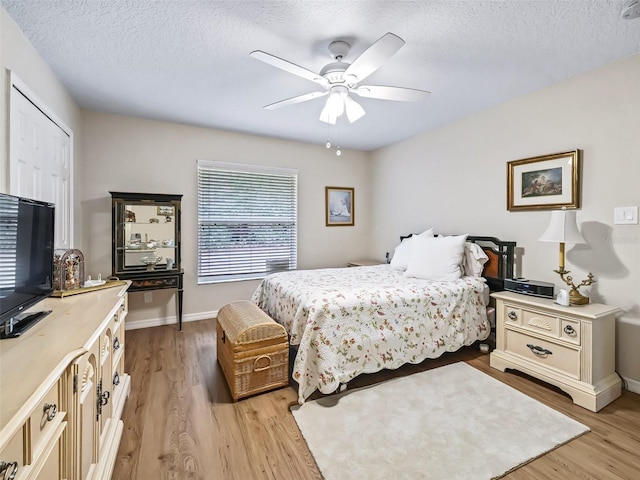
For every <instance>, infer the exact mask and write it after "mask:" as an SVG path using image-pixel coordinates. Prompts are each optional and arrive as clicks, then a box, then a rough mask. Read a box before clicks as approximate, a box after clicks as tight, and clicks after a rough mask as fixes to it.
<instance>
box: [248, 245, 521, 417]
mask: <svg viewBox="0 0 640 480" xmlns="http://www.w3.org/2000/svg"><path fill="white" fill-rule="evenodd" d="M426 233H427V232H424V233H423V234H421V235H418V236H415V235H414V236H407V237H401V239H402V241H401V244H400V245H399V246H398V247H397V248H396V252H395V253H394V258H393V259H392V261H391V264H382V265H375V266H366V267H347V268H328V269H318V270H298V271H289V272H279V273H274V274H272V275H269V276H268V277H266V278H265V279H264V280H262V282H261V283H260V285H259V286H258V288H257V289H256V291H255V292H254V294H253V297H252V301H253V302H254V303H256V304H257V305H258V306H259V307H260V308H262V310H264V311H265V312H266V313H267V314H268V315H269V316H270V317H272V318H273V319H275V320H276V321H277V322H278V323H280V324H282V325H283V326H284V327H285V329H286V330H287V333H288V335H289V341H290V344H291V345H293V346H297V354H296V356H295V360H294V365H293V371H292V376H293V379H294V380H295V381H296V382H298V385H299V390H298V402H299V403H300V404H302V403H304V401H305V400H306V399H307V398H308V397H309V396H310V395H311V394H312V393H313V392H315V391H316V390H319V391H320V392H322V393H324V394H328V393H332V392H334V391H336V390H337V389H338V387H339V386H340V385H341V384H346V383H348V382H349V381H350V380H352V379H353V378H355V377H356V376H358V375H360V374H362V373H374V372H378V371H380V370H382V369H396V368H398V367H400V366H401V365H403V364H405V363H414V364H415V363H420V362H422V361H423V360H425V359H427V358H437V357H439V356H440V355H442V354H443V353H445V352H452V351H456V350H458V349H460V348H461V347H463V346H468V345H471V344H473V343H474V342H476V341H477V340H484V339H486V338H487V337H488V336H489V334H490V329H491V326H490V324H489V321H488V319H487V313H486V307H487V305H488V299H489V295H488V293H489V289H494V290H499V289H501V288H500V281H501V279H503V278H510V277H512V276H513V251H514V250H513V249H514V246H515V243H514V242H502V241H500V240H498V239H495V238H493V237H466V236H465V241H464V244H465V254H466V253H467V250H468V249H469V247H468V245H469V244H470V243H471V244H473V245H474V246H476V247H474V248H475V250H474V251H475V252H476V253H477V252H478V247H477V246H478V245H479V246H480V249H481V251H482V252H483V253H485V254H486V256H487V259H486V260H484V261H482V262H481V263H482V264H483V265H482V268H480V273H481V274H482V275H480V274H477V275H465V274H463V275H460V276H459V278H457V279H444V280H443V279H440V280H431V279H425V278H420V277H419V276H418V277H416V276H408V275H407V273H408V272H409V271H410V268H408V267H411V265H408V266H405V265H404V264H403V263H402V262H401V261H400V260H401V257H402V255H401V253H402V251H400V250H399V247H400V246H402V245H405V246H406V245H407V244H408V242H409V240H410V239H412V241H413V242H414V248H417V247H415V244H417V242H418V239H422V238H423V236H424V234H426ZM431 242H432V243H435V240H434V241H431ZM405 250H406V248H405ZM414 257H415V253H414ZM414 257H412V258H414ZM394 260H397V261H394ZM431 261H433V259H432V260H431ZM476 267H477V265H476ZM461 268H462V267H461Z"/></svg>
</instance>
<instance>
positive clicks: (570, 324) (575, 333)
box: [560, 318, 580, 345]
mask: <svg viewBox="0 0 640 480" xmlns="http://www.w3.org/2000/svg"><path fill="white" fill-rule="evenodd" d="M560 338H562V339H563V340H566V341H567V342H571V343H575V344H576V345H580V322H578V321H576V320H569V319H567V318H561V319H560Z"/></svg>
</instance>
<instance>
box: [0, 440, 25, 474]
mask: <svg viewBox="0 0 640 480" xmlns="http://www.w3.org/2000/svg"><path fill="white" fill-rule="evenodd" d="M0 462H4V467H5V471H4V472H2V473H3V474H4V477H3V476H1V475H0V478H7V479H8V478H9V476H10V475H11V474H12V473H14V472H16V476H15V478H16V480H17V479H19V478H20V479H22V478H25V477H24V475H22V473H23V472H24V429H23V428H20V430H18V431H17V432H16V434H15V435H14V436H13V437H12V438H11V440H9V443H7V445H6V446H5V447H4V448H3V449H2V451H1V452H0Z"/></svg>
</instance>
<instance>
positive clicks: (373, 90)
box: [351, 85, 431, 102]
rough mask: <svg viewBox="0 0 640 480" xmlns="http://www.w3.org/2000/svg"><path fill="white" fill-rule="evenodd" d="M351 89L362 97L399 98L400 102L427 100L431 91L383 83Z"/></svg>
mask: <svg viewBox="0 0 640 480" xmlns="http://www.w3.org/2000/svg"><path fill="white" fill-rule="evenodd" d="M351 91H352V92H353V93H355V94H357V95H359V96H360V97H366V98H378V99H380V100H397V101H400V102H420V101H422V100H426V99H427V98H429V95H431V92H427V91H426V90H417V89H415V88H404V87H386V86H382V85H362V86H360V87H358V88H353V89H351Z"/></svg>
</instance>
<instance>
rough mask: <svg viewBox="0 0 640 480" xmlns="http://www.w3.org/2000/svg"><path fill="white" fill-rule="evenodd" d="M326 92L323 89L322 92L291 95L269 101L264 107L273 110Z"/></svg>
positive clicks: (327, 91)
mask: <svg viewBox="0 0 640 480" xmlns="http://www.w3.org/2000/svg"><path fill="white" fill-rule="evenodd" d="M328 93H329V90H325V91H324V92H311V93H305V94H304V95H298V96H297V97H291V98H287V99H286V100H280V101H279V102H275V103H270V104H269V105H265V106H264V108H266V109H267V110H275V109H276V108H280V107H287V106H289V105H295V104H296V103H302V102H306V101H307V100H313V99H314V98H319V97H324V96H325V95H327V94H328Z"/></svg>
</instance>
